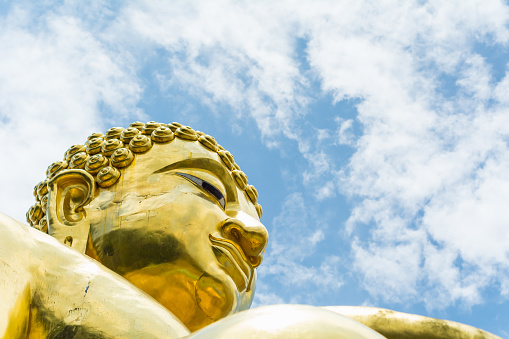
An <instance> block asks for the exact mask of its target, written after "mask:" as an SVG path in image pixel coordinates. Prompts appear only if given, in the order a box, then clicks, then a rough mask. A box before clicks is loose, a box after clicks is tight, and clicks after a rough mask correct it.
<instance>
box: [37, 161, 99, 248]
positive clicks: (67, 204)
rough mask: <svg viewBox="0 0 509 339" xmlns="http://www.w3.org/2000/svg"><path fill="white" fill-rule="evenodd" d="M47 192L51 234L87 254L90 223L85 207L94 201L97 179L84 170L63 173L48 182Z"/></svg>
mask: <svg viewBox="0 0 509 339" xmlns="http://www.w3.org/2000/svg"><path fill="white" fill-rule="evenodd" d="M48 192H49V194H48V207H47V210H46V215H47V222H48V233H49V234H50V235H51V236H53V237H55V238H57V239H58V240H59V241H60V242H63V243H64V244H66V245H68V246H70V247H72V248H74V249H77V250H78V251H80V252H81V253H85V250H86V247H87V240H88V234H89V232H90V221H89V220H88V218H87V213H86V211H85V209H84V207H85V206H86V205H87V204H88V203H89V202H90V201H91V200H92V199H93V197H94V193H95V181H94V178H93V177H92V176H91V175H90V174H89V173H88V172H87V171H85V170H82V169H69V170H63V171H60V172H58V173H57V174H56V175H55V176H54V177H53V178H51V179H50V180H49V181H48Z"/></svg>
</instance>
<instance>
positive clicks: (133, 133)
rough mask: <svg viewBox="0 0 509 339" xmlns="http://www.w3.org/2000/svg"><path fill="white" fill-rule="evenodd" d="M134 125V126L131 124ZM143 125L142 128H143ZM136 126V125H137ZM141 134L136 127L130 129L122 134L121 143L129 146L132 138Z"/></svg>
mask: <svg viewBox="0 0 509 339" xmlns="http://www.w3.org/2000/svg"><path fill="white" fill-rule="evenodd" d="M131 125H133V124H131ZM143 125H144V124H142V126H141V127H140V128H143ZM135 126H136V125H135ZM138 134H140V130H139V129H138V128H136V127H129V128H127V129H125V130H123V131H122V134H120V141H122V142H123V143H124V144H126V145H129V142H130V141H131V139H132V138H134V137H135V136H137V135H138Z"/></svg>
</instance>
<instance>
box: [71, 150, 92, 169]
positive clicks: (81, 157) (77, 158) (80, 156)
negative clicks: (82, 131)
mask: <svg viewBox="0 0 509 339" xmlns="http://www.w3.org/2000/svg"><path fill="white" fill-rule="evenodd" d="M88 158H89V155H88V154H87V153H85V152H79V153H76V154H74V155H73V156H72V158H71V162H70V163H69V168H77V169H79V168H85V165H86V163H87V160H88Z"/></svg>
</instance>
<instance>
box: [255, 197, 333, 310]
mask: <svg viewBox="0 0 509 339" xmlns="http://www.w3.org/2000/svg"><path fill="white" fill-rule="evenodd" d="M326 228H327V225H326V224H324V223H323V222H322V221H321V220H319V219H318V218H313V217H312V216H311V215H310V213H309V209H308V208H307V207H306V203H305V201H304V199H303V197H302V195H301V194H297V193H294V194H292V195H290V196H288V197H287V199H286V201H285V203H284V205H283V208H282V211H281V213H280V215H278V216H277V217H276V218H274V222H273V227H272V229H271V233H270V242H269V250H268V251H267V254H266V255H265V259H264V263H263V266H261V267H260V269H259V274H260V280H261V281H262V283H261V284H262V286H263V280H264V279H268V278H274V279H275V280H277V281H278V282H279V283H280V284H282V285H284V286H292V292H293V293H291V294H292V296H291V297H290V299H289V300H285V301H286V302H300V303H303V302H306V303H309V302H312V300H313V298H315V297H316V296H314V295H313V294H314V292H315V290H316V289H317V288H321V289H323V290H327V291H332V290H337V289H339V288H340V287H341V286H342V285H343V281H342V279H341V276H340V273H339V270H340V260H339V258H338V257H337V256H334V255H327V254H325V253H320V254H317V253H316V249H317V248H319V246H320V243H322V242H323V241H324V239H325V234H324V231H325V229H326ZM313 256H314V257H317V258H316V259H314V260H313V263H311V264H310V263H309V262H304V261H305V260H307V259H309V258H310V257H313ZM263 293H264V292H263V287H262V294H263ZM280 301H281V300H278V302H280ZM260 302H262V301H260Z"/></svg>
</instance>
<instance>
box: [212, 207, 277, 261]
mask: <svg viewBox="0 0 509 339" xmlns="http://www.w3.org/2000/svg"><path fill="white" fill-rule="evenodd" d="M221 233H222V236H223V237H225V238H226V239H228V240H231V241H233V242H234V243H236V244H237V245H239V246H240V247H241V248H242V251H243V252H244V255H245V256H246V258H247V259H248V261H249V262H250V263H251V265H253V267H255V268H256V267H258V266H260V264H261V263H262V260H263V254H264V253H265V248H266V247H267V241H268V240H269V234H268V232H267V229H266V228H265V226H263V224H262V223H261V222H260V221H258V220H257V219H255V218H253V217H252V216H250V215H249V214H247V213H245V212H236V213H235V215H234V217H233V218H228V219H226V220H225V222H224V223H223V225H222V226H221Z"/></svg>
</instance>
